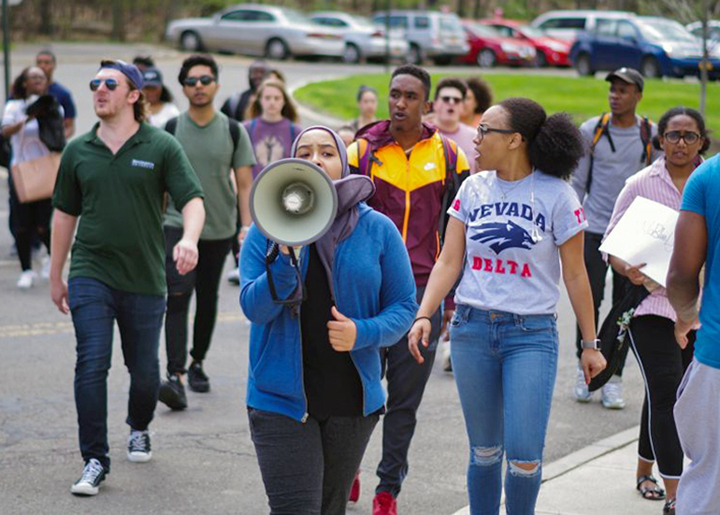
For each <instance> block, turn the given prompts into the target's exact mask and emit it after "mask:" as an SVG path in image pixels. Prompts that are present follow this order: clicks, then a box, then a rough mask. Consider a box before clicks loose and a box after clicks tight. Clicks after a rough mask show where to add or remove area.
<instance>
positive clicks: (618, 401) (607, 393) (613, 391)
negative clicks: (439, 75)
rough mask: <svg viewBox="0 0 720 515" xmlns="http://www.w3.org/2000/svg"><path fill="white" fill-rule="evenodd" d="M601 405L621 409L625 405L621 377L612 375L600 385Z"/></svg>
mask: <svg viewBox="0 0 720 515" xmlns="http://www.w3.org/2000/svg"><path fill="white" fill-rule="evenodd" d="M602 405H603V407H604V408H606V409H623V408H624V407H625V401H624V400H623V390H622V379H621V378H619V377H617V376H613V377H612V378H611V379H610V381H609V382H607V383H605V386H603V387H602Z"/></svg>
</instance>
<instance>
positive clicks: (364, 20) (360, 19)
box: [352, 16, 377, 29]
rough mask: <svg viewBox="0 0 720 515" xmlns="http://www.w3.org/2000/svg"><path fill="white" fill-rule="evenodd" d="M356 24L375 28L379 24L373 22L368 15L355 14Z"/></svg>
mask: <svg viewBox="0 0 720 515" xmlns="http://www.w3.org/2000/svg"><path fill="white" fill-rule="evenodd" d="M352 19H353V21H354V22H355V24H357V25H358V26H360V27H366V28H371V29H372V28H375V27H376V26H377V23H373V22H372V20H371V19H370V18H368V17H366V16H353V17H352Z"/></svg>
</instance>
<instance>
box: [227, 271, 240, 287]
mask: <svg viewBox="0 0 720 515" xmlns="http://www.w3.org/2000/svg"><path fill="white" fill-rule="evenodd" d="M227 280H228V282H229V283H230V284H240V269H239V268H238V267H235V268H233V269H232V270H230V273H229V274H228V275H227Z"/></svg>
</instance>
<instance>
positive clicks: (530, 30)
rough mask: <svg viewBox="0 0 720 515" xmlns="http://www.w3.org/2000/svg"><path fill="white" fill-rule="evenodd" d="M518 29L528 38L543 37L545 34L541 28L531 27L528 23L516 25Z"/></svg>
mask: <svg viewBox="0 0 720 515" xmlns="http://www.w3.org/2000/svg"><path fill="white" fill-rule="evenodd" d="M518 30H519V31H520V32H522V33H523V35H524V36H525V37H528V38H544V37H546V36H547V34H545V33H544V32H543V31H542V30H540V29H538V28H535V27H531V26H530V25H521V26H520V27H518Z"/></svg>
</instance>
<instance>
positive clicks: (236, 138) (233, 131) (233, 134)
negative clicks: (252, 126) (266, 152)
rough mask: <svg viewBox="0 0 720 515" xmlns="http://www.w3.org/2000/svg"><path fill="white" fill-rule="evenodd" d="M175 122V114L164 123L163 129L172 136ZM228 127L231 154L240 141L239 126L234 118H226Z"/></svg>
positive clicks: (175, 126)
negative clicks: (231, 146)
mask: <svg viewBox="0 0 720 515" xmlns="http://www.w3.org/2000/svg"><path fill="white" fill-rule="evenodd" d="M177 124H178V117H177V116H175V117H174V118H170V119H169V120H168V121H167V123H166V124H165V131H166V132H169V133H170V134H172V135H173V136H175V131H176V130H177ZM228 129H229V130H230V139H232V143H233V156H234V155H235V152H236V151H237V147H238V143H240V127H239V126H238V122H236V121H235V120H233V119H231V118H228Z"/></svg>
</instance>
